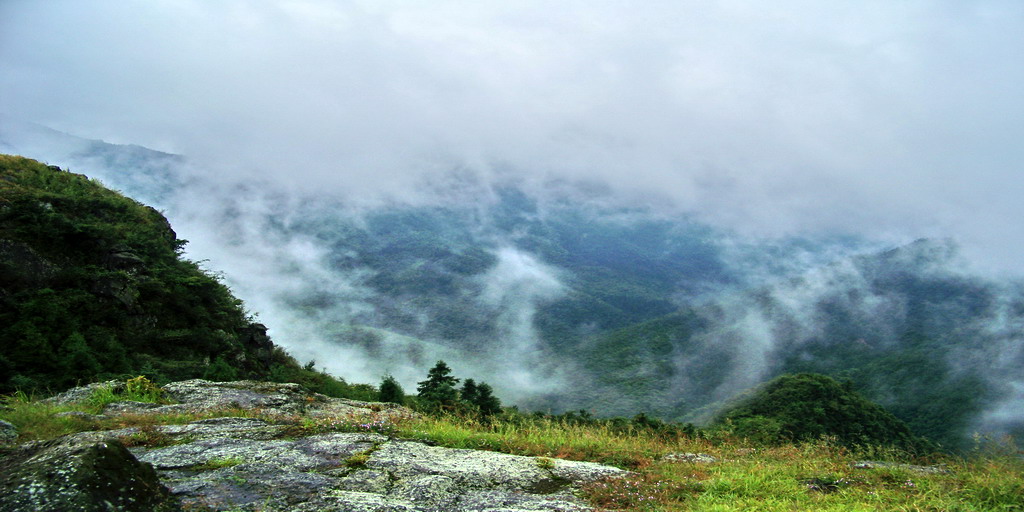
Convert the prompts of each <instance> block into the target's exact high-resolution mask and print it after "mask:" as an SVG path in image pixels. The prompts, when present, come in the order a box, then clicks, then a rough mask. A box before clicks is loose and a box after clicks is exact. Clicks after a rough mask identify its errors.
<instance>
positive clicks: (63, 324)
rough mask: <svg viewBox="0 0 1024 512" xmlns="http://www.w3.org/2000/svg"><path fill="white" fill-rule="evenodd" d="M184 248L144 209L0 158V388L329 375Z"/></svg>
mask: <svg viewBox="0 0 1024 512" xmlns="http://www.w3.org/2000/svg"><path fill="white" fill-rule="evenodd" d="M185 244H186V241H185V240H182V239H179V238H178V237H177V234H176V233H175V232H174V230H173V229H171V226H170V224H169V223H168V222H167V219H166V218H164V216H163V215H161V214H160V213H159V212H158V211H156V210H155V209H153V208H152V207H149V206H146V205H143V204H142V203H139V202H137V201H135V200H133V199H129V198H127V197H125V196H123V195H121V194H119V193H117V192H114V191H111V190H109V189H107V188H105V187H103V186H102V185H100V184H98V183H96V182H94V181H92V180H90V179H89V178H87V177H86V176H83V175H80V174H74V173H71V172H68V171H64V170H61V169H60V168H57V167H53V166H47V165H44V164H42V163H40V162H37V161H34V160H29V159H26V158H22V157H17V156H10V155H0V306H2V307H0V339H2V340H4V341H3V343H4V350H3V351H2V353H0V370H2V371H0V393H9V392H12V391H15V390H22V391H33V390H43V389H64V388H67V387H69V386H71V385H74V384H76V383H78V382H87V381H93V380H97V379H106V378H111V377H116V376H121V375H131V374H145V375H148V376H150V377H152V378H154V379H155V380H158V381H167V380H169V379H182V378H190V377H202V376H205V377H209V378H218V379H234V378H244V377H250V378H251V377H276V378H281V379H302V378H305V379H307V380H310V379H312V380H314V381H318V382H316V383H318V384H320V386H319V387H321V388H322V387H325V386H323V384H327V383H328V382H329V381H331V379H329V378H328V377H326V376H323V377H320V376H319V375H315V376H310V375H304V374H303V370H302V369H301V368H300V367H299V365H298V363H297V362H296V361H295V360H294V359H293V358H291V357H290V356H288V355H287V354H286V353H285V352H284V351H283V350H281V349H280V348H279V347H276V346H275V345H274V344H273V342H272V341H271V340H270V338H269V337H268V336H267V334H266V327H264V326H263V325H261V324H258V323H255V322H253V321H252V319H251V318H250V316H249V314H248V313H247V312H246V311H245V309H244V308H243V305H242V302H241V301H240V300H238V299H237V298H235V297H234V296H233V295H232V294H231V292H230V290H229V289H228V288H227V287H226V286H225V285H224V284H222V283H221V282H220V281H219V280H218V279H217V278H216V277H215V276H213V275H211V274H210V273H209V272H207V271H205V270H203V269H202V267H201V266H200V265H199V264H198V263H196V262H193V261H190V260H188V259H185V258H183V257H182V255H181V253H182V248H183V247H184V245H185ZM307 373H313V372H307ZM335 384H336V386H335V387H336V388H337V387H344V383H342V382H335ZM335 391H336V392H338V391H339V390H338V389H335Z"/></svg>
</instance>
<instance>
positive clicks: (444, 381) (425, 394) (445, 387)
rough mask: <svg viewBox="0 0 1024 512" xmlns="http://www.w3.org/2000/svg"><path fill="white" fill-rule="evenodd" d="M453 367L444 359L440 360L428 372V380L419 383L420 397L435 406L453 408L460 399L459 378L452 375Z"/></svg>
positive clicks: (417, 389) (429, 404) (417, 388)
mask: <svg viewBox="0 0 1024 512" xmlns="http://www.w3.org/2000/svg"><path fill="white" fill-rule="evenodd" d="M451 373H452V369H451V368H449V367H448V365H447V364H446V363H445V362H444V361H438V362H437V364H435V365H434V367H433V368H431V369H430V371H429V372H427V380H425V381H421V382H419V383H417V386H416V391H417V392H418V395H417V396H418V397H419V398H420V400H422V401H423V402H424V403H425V404H426V405H428V406H430V407H434V408H446V407H447V408H451V407H454V406H455V405H456V404H457V403H458V401H459V392H458V391H457V390H456V389H455V386H456V385H457V384H458V383H459V379H456V378H455V377H452V376H451Z"/></svg>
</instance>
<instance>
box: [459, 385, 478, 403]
mask: <svg viewBox="0 0 1024 512" xmlns="http://www.w3.org/2000/svg"><path fill="white" fill-rule="evenodd" d="M479 395H480V391H479V390H478V388H477V386H476V381H474V380H473V379H466V380H465V382H463V383H462V401H463V402H466V403H468V404H472V405H476V401H477V398H478V397H479Z"/></svg>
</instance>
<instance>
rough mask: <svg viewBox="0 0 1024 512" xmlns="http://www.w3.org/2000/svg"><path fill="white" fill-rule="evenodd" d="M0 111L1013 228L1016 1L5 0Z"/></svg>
mask: <svg viewBox="0 0 1024 512" xmlns="http://www.w3.org/2000/svg"><path fill="white" fill-rule="evenodd" d="M0 20H2V21H0V65H2V66H3V68H4V69H5V73H4V74H3V77H0V96H2V97H3V98H5V100H4V104H3V105H2V107H0V108H2V110H4V111H6V113H8V114H10V115H13V116H16V117H19V118H22V119H27V120H33V121H37V122H42V123H44V124H47V125H50V126H53V127H56V128H59V129H63V130H65V131H69V132H72V133H76V134H78V135H83V136H87V137H93V138H102V139H105V140H108V141H112V142H122V143H124V142H131V143H138V144H143V145H146V146H148V147H154V148H158V149H163V150H168V151H172V152H176V153H181V154H187V155H189V156H190V157H191V158H193V159H195V160H196V161H199V162H202V164H203V165H204V166H206V168H211V167H212V168H214V169H216V172H217V173H220V174H228V175H231V176H234V177H237V176H242V177H251V176H267V177H269V178H270V179H272V180H274V181H275V182H278V183H281V184H282V186H288V187H297V188H306V189H312V190H332V191H337V192H339V193H342V192H343V193H346V194H348V195H349V196H350V197H353V198H360V199H365V200H370V199H372V198H375V197H380V196H386V197H392V198H399V199H412V198H416V197H417V196H419V195H421V194H422V192H423V190H424V189H425V188H424V184H425V183H429V182H430V181H432V179H433V177H434V176H435V175H436V173H437V172H438V171H439V170H440V171H442V172H444V171H447V170H450V169H452V168H454V167H463V168H468V169H472V170H473V172H476V173H479V174H480V175H481V176H482V178H483V179H485V180H502V179H505V180H515V181H517V182H518V181H522V180H532V181H534V182H537V183H546V182H548V181H550V180H552V179H568V180H570V181H596V182H602V183H605V184H607V185H609V186H611V187H612V188H613V189H614V190H616V191H617V194H627V195H628V197H631V198H632V199H630V200H633V201H644V202H651V201H655V200H656V199H655V198H656V197H662V198H663V200H664V201H668V202H669V203H671V204H672V205H674V208H675V209H676V210H677V211H685V212H691V213H696V214H698V215H700V216H702V217H703V218H705V219H707V220H710V221H712V222H715V223H717V224H718V225H720V226H725V227H728V228H732V229H736V230H739V231H740V232H743V233H746V234H748V235H754V236H777V235H780V234H791V233H798V232H805V231H811V232H820V231H844V232H853V233H860V234H865V233H866V234H870V235H872V236H873V237H875V238H887V239H889V240H892V241H905V240H908V239H913V238H916V237H921V236H932V237H934V236H954V237H956V238H957V239H958V240H960V241H961V243H963V244H964V246H965V251H966V252H967V253H968V255H969V256H970V257H971V259H972V261H976V262H979V263H980V264H982V265H986V266H994V267H996V268H998V269H1002V270H1011V271H1016V270H1017V265H1016V255H1017V254H1019V253H1020V252H1021V249H1024V231H1022V230H1024V228H1022V227H1020V226H1019V223H1014V222H1010V221H1009V219H1015V218H1020V217H1022V214H1024V211H1022V208H1024V207H1022V206H1021V203H1020V202H1019V201H1018V200H1017V199H1018V198H1019V197H1020V196H1021V195H1022V192H1024V180H1020V179H1018V178H1017V174H1018V173H1019V168H1020V165H1021V163H1022V162H1024V149H1022V147H1021V145H1020V144H1018V141H1019V140H1020V138H1021V135H1022V131H1024V126H1022V125H1021V123H1020V119H1024V100H1022V99H1021V96H1020V94H1019V90H1020V89H1021V86H1022V85H1024V84H1022V82H1024V68H1022V67H1021V66H1019V65H1018V62H1019V58H1018V55H1019V52H1020V50H1021V49H1022V48H1024V30H1022V28H1024V26H1022V25H1024V7H1022V6H1021V5H1020V4H1019V3H1017V2H1009V1H1000V0H989V1H982V2H971V3H967V4H964V3H958V2H931V3H892V2H882V1H877V2H874V1H872V2H862V3H858V4H855V5H854V4H850V5H841V4H834V3H832V4H820V3H814V2H804V1H796V0H794V1H785V2H771V3H770V4H759V3H750V2H702V3H693V4H686V3H682V4H665V3H651V4H644V5H632V4H631V5H626V4H618V3H612V2H570V3H568V4H560V5H558V6H554V7H553V6H552V5H551V4H550V3H542V2H519V3H516V4H514V5H512V4H504V5H493V4H473V3H465V2H457V1H450V2H431V3H430V4H429V5H426V4H424V5H420V4H416V3H409V2H360V1H346V2H327V1H317V0H293V1H281V2H270V3H267V2H264V3H259V4H248V3H239V2H230V3H216V4H210V3H208V2H198V1H182V2H146V3H130V4H125V3H123V2H112V1H105V0H93V1H77V0H76V1H70V0H65V1H55V2H29V1H26V0H12V1H8V2H4V3H3V6H2V7H0Z"/></svg>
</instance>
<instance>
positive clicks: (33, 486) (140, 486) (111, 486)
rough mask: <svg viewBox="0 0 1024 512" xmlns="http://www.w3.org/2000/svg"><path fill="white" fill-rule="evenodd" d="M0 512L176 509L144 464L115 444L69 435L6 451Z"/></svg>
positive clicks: (0, 461)
mask: <svg viewBox="0 0 1024 512" xmlns="http://www.w3.org/2000/svg"><path fill="white" fill-rule="evenodd" d="M0 489H3V492H2V493H0V512H45V511H53V512H64V511H72V510H73V511H82V512H91V511H97V512H99V511H104V512H106V511H111V510H116V511H125V512H133V511H139V512H143V511H145V512H149V511H175V510H180V509H179V507H178V506H177V504H176V502H175V500H173V499H172V498H171V496H170V493H169V492H168V489H167V487H165V486H164V485H163V484H161V483H160V480H159V477H158V476H157V473H156V471H154V469H153V467H152V466H150V465H149V464H143V463H141V462H139V461H138V460H137V459H136V458H135V457H134V456H132V454H131V453H130V452H129V451H128V450H127V449H126V448H125V447H124V445H122V444H121V443H120V442H119V441H118V440H116V439H113V438H106V439H101V440H96V439H95V438H94V436H82V437H77V436H69V437H64V438H59V439H55V440H52V441H45V442H36V443H29V444H25V445H22V446H19V447H17V448H12V449H9V450H6V452H5V453H3V456H2V457H0Z"/></svg>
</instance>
